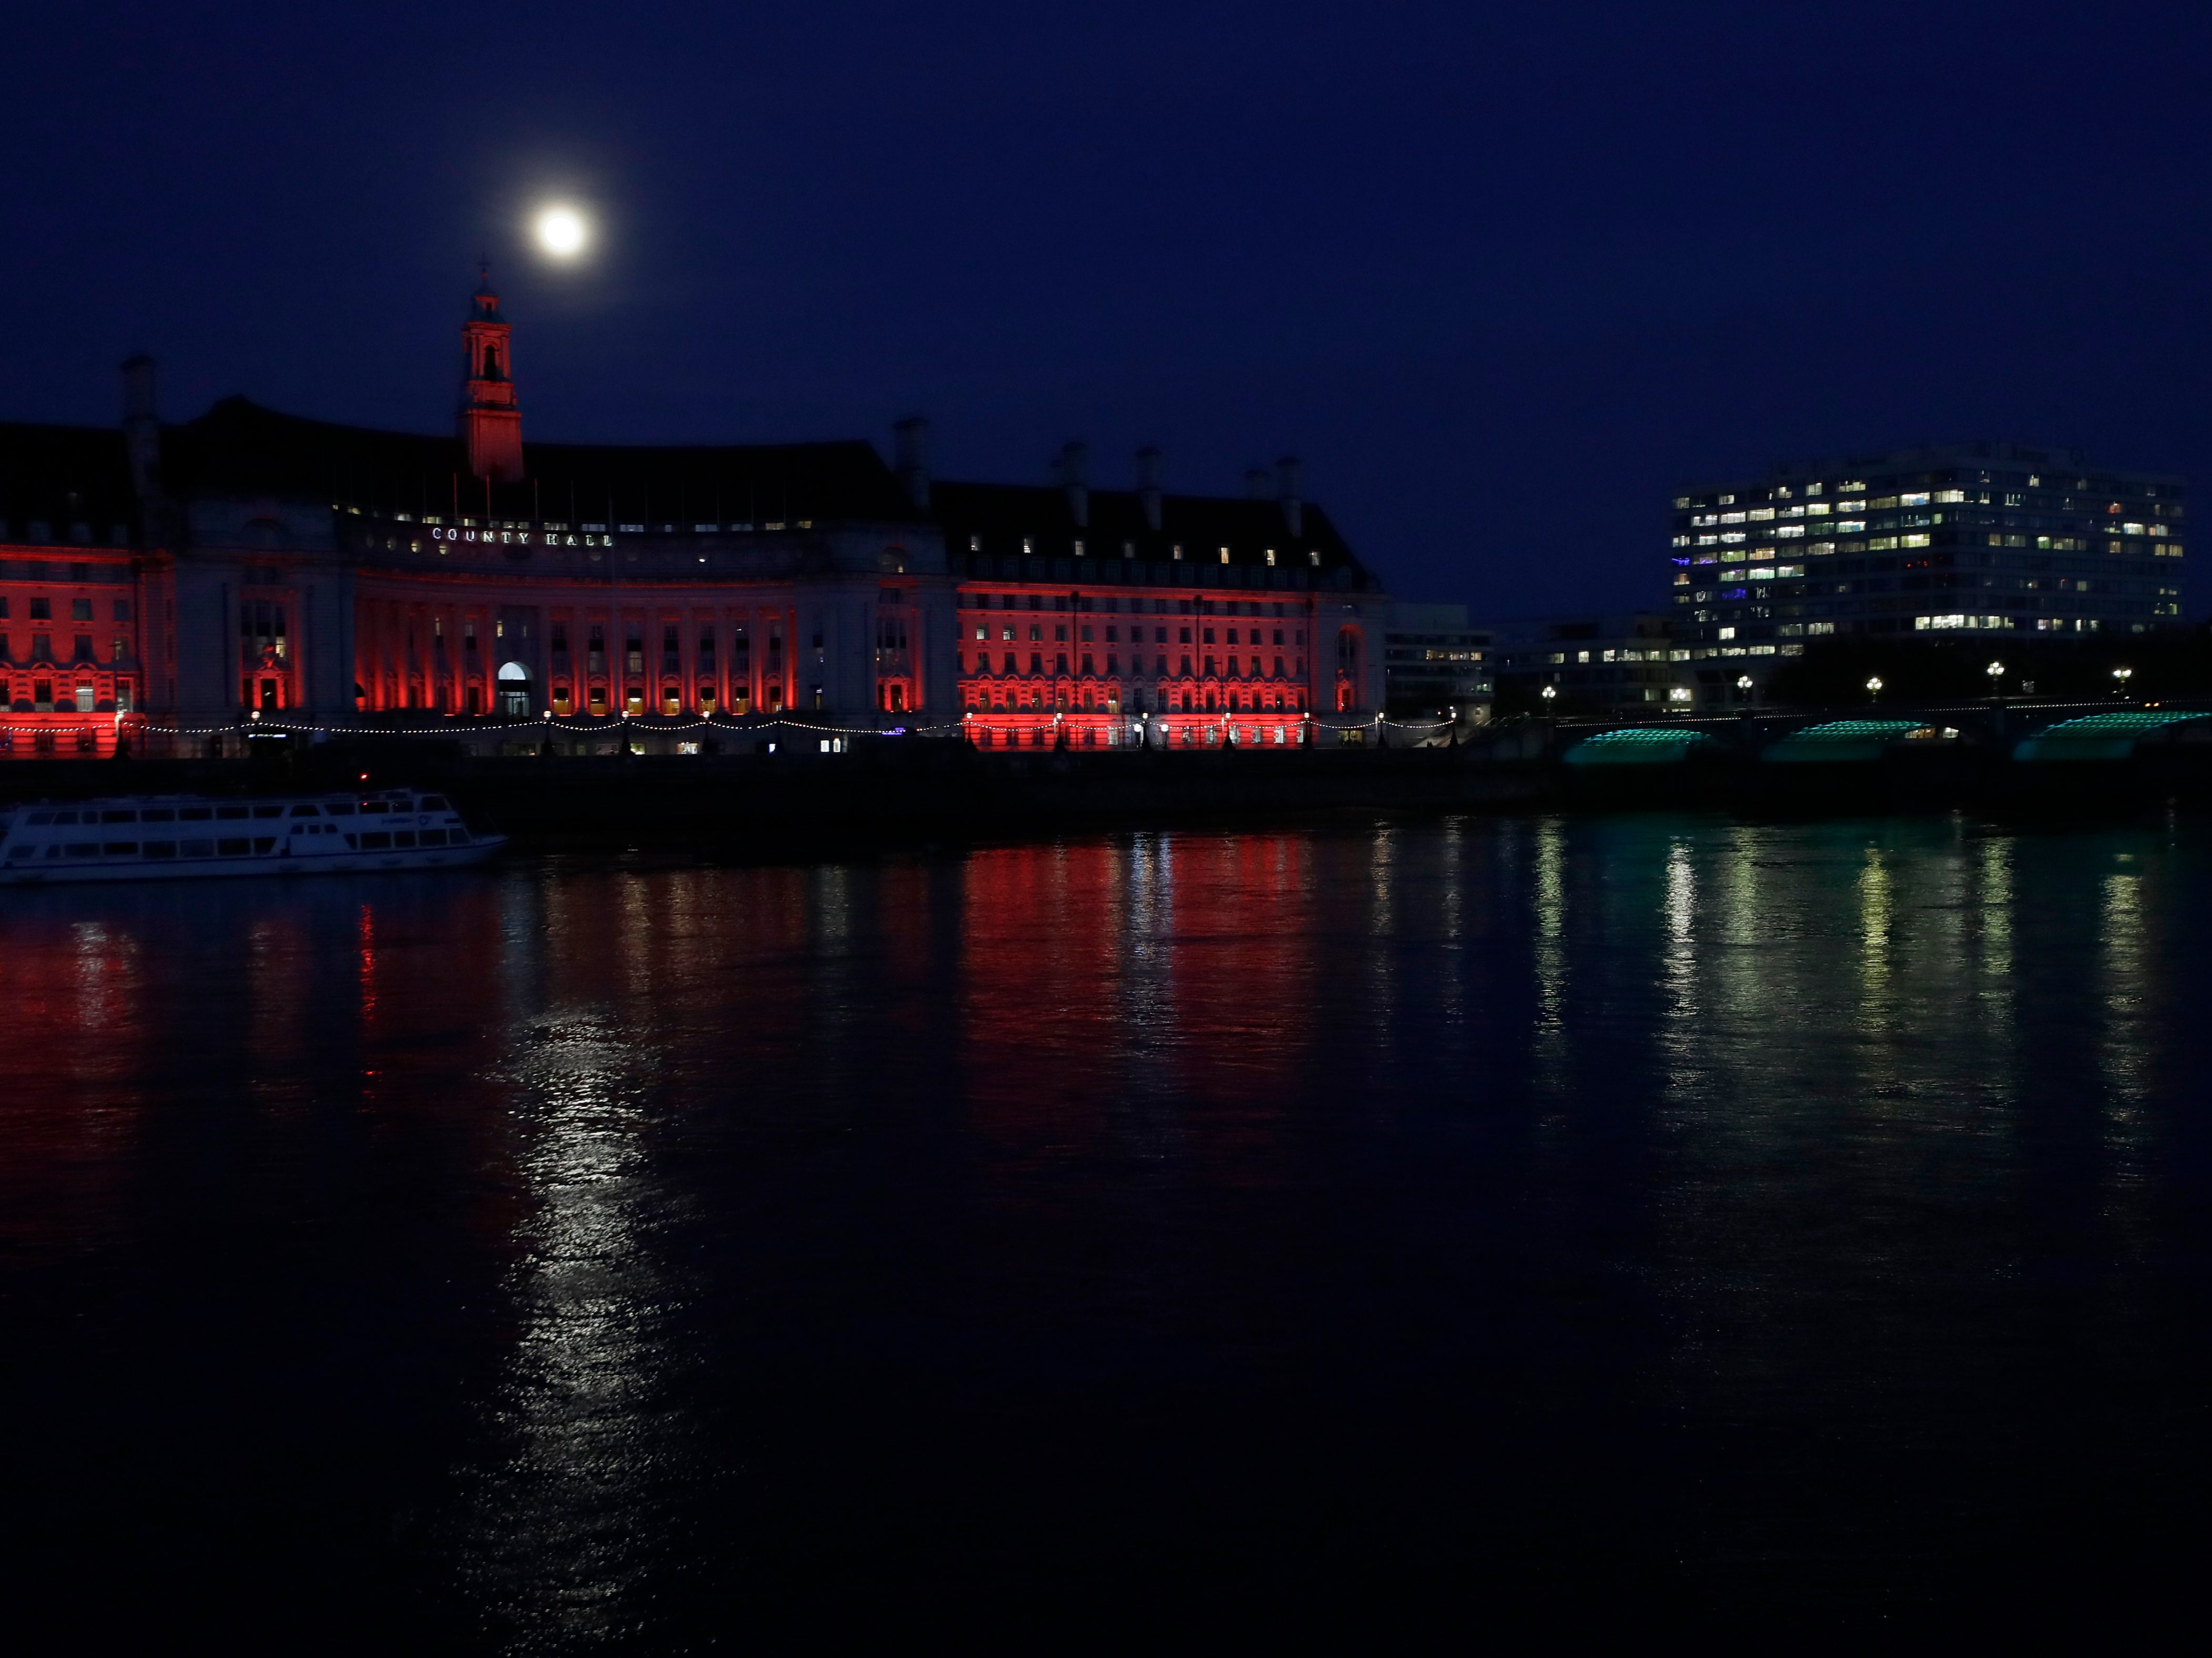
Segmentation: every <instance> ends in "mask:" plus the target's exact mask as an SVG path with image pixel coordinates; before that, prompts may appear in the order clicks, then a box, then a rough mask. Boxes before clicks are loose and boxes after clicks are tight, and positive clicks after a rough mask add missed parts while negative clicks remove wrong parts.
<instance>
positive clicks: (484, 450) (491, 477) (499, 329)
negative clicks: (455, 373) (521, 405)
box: [460, 270, 522, 483]
mask: <svg viewBox="0 0 2212 1658" xmlns="http://www.w3.org/2000/svg"><path fill="white" fill-rule="evenodd" d="M509 332H510V327H509V325H508V323H507V319H505V318H503V317H501V315H500V314H499V295H496V294H495V293H493V292H492V287H491V272H490V271H489V270H485V272H484V273H483V282H480V283H478V284H477V291H476V295H475V297H474V298H473V299H472V300H471V303H470V309H469V319H468V320H467V321H466V322H465V323H463V324H462V325H461V343H462V346H463V349H464V354H465V368H464V373H465V376H466V379H467V386H466V389H465V391H464V392H463V393H462V396H461V422H460V424H461V440H462V441H463V442H464V443H465V444H466V445H467V446H468V451H469V471H471V472H473V473H474V474H475V475H476V476H477V477H480V478H483V480H485V481H486V482H487V483H520V482H521V481H522V411H521V410H520V409H518V408H516V407H515V404H514V365H513V359H512V358H511V357H510V356H509V355H508V339H507V337H508V334H509Z"/></svg>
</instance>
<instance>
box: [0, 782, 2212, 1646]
mask: <svg viewBox="0 0 2212 1658" xmlns="http://www.w3.org/2000/svg"><path fill="white" fill-rule="evenodd" d="M2208 933H2212V831H2208V830H2207V829H2205V828H2203V827H2202V826H2194V825H2185V824H2180V823H2172V822H2163V821H2156V822H2150V823H2144V824H2140V825H2136V826H2133V827H2125V828H2097V829H2081V828H2075V829H2052V830H2041V831H2033V832H2029V831H2014V830H2008V829H1998V828H1994V827H1990V826H1985V825H1980V824H1977V823H1973V822H1972V821H1969V820H1966V819H1960V818H1943V817H1928V818H1921V819H1892V820H1881V821H1861V822H1827V823H1794V824H1753V823H1738V822H1731V821H1729V820H1727V819H1725V818H1721V817H1692V816H1680V817H1675V816H1667V815H1661V814H1648V815H1624V816H1618V817H1522V818H1511V817H1464V818H1445V819H1440V820H1439V819H1429V820H1421V821H1406V822H1399V823H1391V822H1383V823H1364V822H1363V823H1356V824H1346V825H1340V826H1335V827H1330V828H1325V829H1297V830H1285V831H1282V832H1247V831H1238V832H1197V831H1190V832H1175V833H1161V834H1147V835H1121V836H1105V837H1099V838H1095V839H1079V840H1070V841H1061V842H1058V843H1052V844H1036V845H1025V846H1010V847H984V848H977V849H969V850H963V851H948V852H945V853H935V854H930V855H915V856H910V857H891V858H885V859H881V860H878V861H866V862H847V863H838V864H834V865H813V866H798V865H769V866H738V865H714V864H712V863H708V862H702V861H687V860H683V859H671V858H666V857H659V856H652V857H647V856H643V855H628V856H617V855H607V856H601V857H547V858H535V859H533V858H527V857H518V858H515V859H512V860H511V861H510V862H508V863H507V865H504V866H502V867H499V868H495V869H493V870H490V871H488V872H483V873H481V874H456V875H441V876H423V877H391V878H362V879H358V880H356V879H353V878H329V879H325V880H321V881H315V882H307V883H300V884H289V885H284V884H275V883H267V882H244V881H240V882H231V883H208V884H200V885H197V886H181V885H180V886H168V887H163V886H158V885H147V886H143V887H138V888H117V889H110V890H104V891H94V890H74V891H72V890H54V891H16V892H10V893H9V894H8V895H7V896H6V898H5V901H4V903H0V981H4V983H5V987H6V994H7V1005H8V1007H9V1023H8V1027H7V1029H8V1036H7V1041H6V1042H5V1044H4V1048H0V1337H4V1341H5V1350H6V1352H7V1355H8V1357H7V1363H6V1364H5V1366H4V1379H0V1402H3V1403H4V1406H5V1412H6V1422H7V1424H8V1425H7V1429H6V1453H7V1466H8V1476H7V1485H8V1487H9V1493H10V1501H9V1504H8V1505H7V1519H6V1521H5V1525H6V1533H7V1535H6V1538H5V1550H6V1553H7V1556H8V1558H9V1563H10V1566H9V1570H10V1575H11V1576H13V1577H15V1580H16V1582H18V1584H19V1585H20V1587H19V1588H17V1589H16V1590H15V1595H14V1598H15V1601H16V1604H17V1605H18V1606H20V1607H21V1608H22V1609H23V1612H24V1614H25V1615H26V1616H28V1615H32V1614H33V1613H35V1614H36V1615H38V1616H40V1617H42V1618H47V1619H62V1620H64V1621H65V1623H66V1625H69V1626H72V1627H75V1628H76V1629H77V1630H79V1631H81V1632H82V1634H83V1635H84V1636H85V1637H87V1638H88V1639H91V1638H100V1637H111V1636H113V1637H127V1638H131V1639H134V1640H136V1639H142V1638H143V1637H145V1636H146V1635H147V1634H148V1633H149V1632H150V1631H163V1630H167V1631H172V1632H173V1631H176V1630H178V1629H180V1628H186V1627H191V1628H204V1629H208V1630H210V1631H214V1630H217V1629H222V1630H228V1631H232V1632H233V1633H234V1638H235V1639H236V1640H240V1641H245V1640H249V1639H250V1640H254V1641H272V1642H276V1643H283V1644H286V1645H288V1646H289V1647H291V1648H292V1649H295V1650H315V1649H322V1650H330V1649H337V1648H346V1647H354V1646H358V1647H360V1648H362V1649H387V1650H388V1649H389V1648H390V1645H391V1644H392V1643H394V1642H397V1641H401V1640H410V1639H411V1640H416V1641H418V1642H422V1643H430V1644H432V1645H434V1646H437V1647H441V1648H445V1649H468V1648H476V1649H484V1650H495V1649H511V1650H518V1651H530V1652H568V1651H579V1652H580V1651H589V1650H598V1649H611V1648H623V1649H637V1650H696V1649H708V1648H710V1647H722V1648H729V1647H735V1646H738V1645H741V1644H750V1643H755V1642H769V1643H784V1642H787V1641H789V1640H790V1639H792V1638H793V1631H804V1632H805V1633H806V1634H808V1635H810V1636H811V1637H813V1638H816V1639H821V1640H826V1639H828V1638H829V1637H832V1636H833V1635H835V1634H836V1633H839V1632H841V1631H848V1630H858V1629H860V1628H863V1627H866V1628H871V1629H874V1630H876V1631H882V1630H884V1629H886V1628H888V1629H891V1630H899V1629H904V1630H907V1631H912V1632H916V1633H918V1632H921V1631H925V1630H927V1631H943V1632H947V1633H950V1632H954V1631H963V1630H967V1631H977V1632H981V1631H987V1630H988V1631H997V1632H1000V1633H1002V1634H1003V1633H1006V1632H1007V1631H1012V1637H1013V1638H1015V1639H1017V1640H1020V1641H1022V1643H1024V1644H1026V1645H1029V1646H1031V1647H1038V1646H1050V1645H1060V1644H1066V1643H1068V1642H1069V1639H1070V1637H1071V1635H1072V1634H1083V1633H1089V1634H1097V1633H1098V1632H1100V1631H1105V1630H1108V1629H1122V1630H1126V1631H1129V1632H1131V1633H1133V1634H1139V1635H1141V1634H1145V1633H1148V1632H1149V1633H1151V1634H1152V1635H1153V1636H1155V1637H1158V1636H1161V1635H1164V1634H1166V1633H1170V1632H1172V1633H1176V1634H1181V1635H1188V1634H1190V1633H1192V1632H1195V1631H1207V1632H1210V1633H1212V1634H1215V1635H1218V1636H1221V1637H1224V1638H1233V1636H1234V1633H1235V1632H1237V1631H1243V1632H1247V1633H1250V1632H1256V1631H1260V1630H1261V1629H1263V1628H1268V1629H1280V1628H1291V1629H1297V1628H1303V1629H1305V1630H1308V1631H1318V1630H1322V1629H1327V1628H1330V1627H1332V1626H1335V1625H1340V1624H1341V1625H1343V1626H1345V1627H1348V1628H1356V1629H1359V1630H1364V1631H1369V1632H1379V1631H1384V1630H1387V1629H1389V1628H1392V1627H1393V1626H1395V1625H1407V1626H1414V1625H1418V1626H1419V1627H1421V1628H1423V1629H1425V1630H1427V1631H1431V1632H1443V1633H1446V1634H1449V1635H1453V1636H1464V1637H1470V1638H1472V1637H1480V1635H1482V1634H1484V1633H1485V1632H1486V1631H1487V1632H1492V1633H1495V1632H1498V1631H1500V1630H1502V1629H1504V1627H1506V1626H1507V1623H1508V1620H1518V1619H1526V1618H1537V1619H1546V1620H1547V1621H1548V1622H1550V1623H1551V1624H1553V1625H1556V1626H1559V1627H1565V1626H1569V1625H1576V1624H1580V1623H1586V1622H1587V1623H1596V1622H1615V1623H1619V1624H1622V1625H1630V1626H1634V1625H1644V1626H1645V1627H1646V1628H1656V1627H1663V1626H1666V1625H1683V1624H1688V1623H1697V1624H1705V1625H1728V1624H1730V1623H1741V1624H1744V1625H1756V1624H1761V1623H1780V1624H1783V1625H1788V1626H1790V1627H1794V1628H1797V1629H1801V1630H1802V1629H1820V1628H1834V1629H1840V1630H1846V1631H1852V1630H1869V1631H1871V1630H1878V1629H1881V1628H1889V1629H1901V1628H1904V1627H1906V1626H1908V1625H1911V1624H1913V1623H1914V1622H1916V1621H1921V1620H1925V1621H1939V1620H1947V1619H1972V1620H1975V1621H1976V1622H1978V1623H1980V1624H1981V1625H1984V1627H1990V1626H1993V1625H1994V1624H1996V1623H2004V1622H2016V1623H2019V1624H2021V1625H2027V1626H2031V1627H2033V1626H2041V1627H2045V1628H2049V1627H2053V1626H2055V1625H2057V1623H2059V1622H2061V1621H2063V1620H2065V1619H2086V1620H2088V1621H2090V1622H2092V1623H2094V1624H2095V1625H2098V1626H2100V1627H2102V1628H2104V1629H2106V1631H2115V1630H2118V1629H2119V1628H2121V1627H2123V1626H2124V1623H2125V1622H2126V1621H2128V1620H2130V1619H2134V1618H2137V1617H2144V1616H2148V1615H2150V1614H2151V1613H2152V1612H2153V1611H2154V1609H2163V1608H2166V1607H2169V1606H2172V1605H2176V1604H2179V1601H2180V1595H2181V1590H2182V1588H2185V1586H2186V1585H2187V1584H2189V1583H2190V1582H2193V1581H2194V1579H2195V1577H2196V1576H2197V1574H2198V1573H2199V1572H2200V1571H2201V1567H2202V1548H2203V1544H2204V1542H2205V1541H2206V1535H2205V1532H2206V1527H2205V1524H2204V1521H2203V1497H2202V1491H2203V1489H2204V1487H2205V1483H2206V1476H2207V1475H2208V1473H2212V1424H2208V1406H2207V1404H2206V1400H2207V1398H2208V1393H2207V1383H2208V1382H2212V1321H2208V1316H2207V1315H2208V1312H2212V1294H2208V1291H2212V1206H2208V1198H2212V1036H2209V1035H2208V1026H2207V1020H2206V1017H2205V1016H2206V1010H2207V999H2208V988H2209V987H2212V971H2208V969H2207V966H2206V939H2207V937H2208Z"/></svg>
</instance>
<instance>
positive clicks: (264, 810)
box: [253, 805, 284, 817]
mask: <svg viewBox="0 0 2212 1658" xmlns="http://www.w3.org/2000/svg"><path fill="white" fill-rule="evenodd" d="M253 815H254V816H255V817H283V815H284V808H283V807H282V806H281V805H279V806H256V807H254V809H253Z"/></svg>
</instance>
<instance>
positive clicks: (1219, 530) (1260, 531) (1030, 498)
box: [929, 483, 1368, 585]
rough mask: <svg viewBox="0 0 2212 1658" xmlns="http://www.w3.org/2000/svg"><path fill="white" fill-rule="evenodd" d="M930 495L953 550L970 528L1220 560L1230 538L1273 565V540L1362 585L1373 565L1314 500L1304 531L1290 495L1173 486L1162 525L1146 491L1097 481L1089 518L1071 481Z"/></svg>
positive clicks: (958, 488) (1257, 560) (988, 547)
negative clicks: (1078, 506)
mask: <svg viewBox="0 0 2212 1658" xmlns="http://www.w3.org/2000/svg"><path fill="white" fill-rule="evenodd" d="M929 504H930V512H931V515H932V516H933V517H934V518H935V519H937V521H938V523H939V525H941V526H942V527H943V529H944V531H945V548H946V550H948V551H950V552H952V553H956V554H957V553H963V552H966V551H968V550H969V539H970V537H978V536H980V537H982V542H983V544H982V546H981V548H980V549H978V550H979V551H981V552H982V553H984V554H986V555H992V554H998V555H1007V554H1015V555H1018V553H1019V552H1020V550H1021V544H1022V541H1023V538H1024V537H1028V538H1029V539H1030V541H1031V543H1032V544H1033V545H1034V548H1035V550H1036V552H1038V553H1041V554H1049V555H1053V556H1066V555H1067V554H1068V553H1070V552H1071V551H1072V550H1073V543H1074V542H1075V541H1076V540H1077V539H1078V538H1081V539H1082V540H1083V542H1084V544H1085V551H1086V553H1087V554H1088V555H1090V556H1094V557H1104V558H1112V557H1115V556H1119V555H1120V553H1121V549H1122V546H1123V544H1125V543H1134V544H1135V546H1136V556H1138V557H1139V558H1141V559H1166V558H1170V557H1171V556H1172V552H1173V549H1174V548H1175V547H1176V546H1177V545H1180V546H1181V547H1182V550H1183V558H1184V559H1185V561H1187V562H1196V563H1203V564H1210V565H1217V566H1218V563H1219V561H1220V556H1221V549H1222V548H1224V547H1226V548H1228V549H1229V562H1230V563H1231V564H1232V565H1265V563H1266V562H1267V551H1268V550H1269V549H1271V548H1272V549H1273V550H1274V551H1275V554H1276V556H1277V559H1278V561H1279V568H1289V567H1291V566H1297V567H1300V568H1321V569H1323V570H1330V571H1334V570H1338V569H1346V568H1348V569H1350V570H1351V571H1352V573H1353V574H1354V575H1355V577H1357V578H1358V579H1359V580H1360V583H1361V585H1364V583H1365V580H1366V579H1367V575H1368V572H1367V570H1366V568H1365V567H1364V566H1363V565H1362V564H1361V563H1360V562H1359V560H1358V557H1357V556H1355V555H1354V554H1353V552H1352V549H1351V547H1350V546H1349V545H1347V544H1346V542H1345V539H1344V537H1343V536H1342V535H1340V534H1339V533H1338V531H1337V528H1336V525H1334V524H1333V523H1332V522H1330V520H1329V516H1328V513H1325V512H1323V511H1322V509H1321V508H1320V507H1316V506H1315V505H1314V504H1313V503H1312V502H1311V501H1307V502H1305V503H1304V505H1303V506H1302V507H1301V509H1300V512H1299V523H1298V528H1297V532H1296V533H1293V532H1292V531H1291V524H1290V518H1289V515H1288V513H1287V511H1286V509H1285V506H1284V504H1283V503H1282V502H1280V501H1251V500H1243V499H1238V498H1237V497H1234V496H1227V495H1165V494H1163V495H1161V497H1160V527H1159V528H1158V530H1157V531H1155V530H1153V529H1152V527H1151V526H1150V525H1148V524H1147V523H1146V520H1145V506H1144V497H1143V496H1142V495H1139V494H1138V493H1137V492H1136V491H1135V490H1131V489H1093V490H1091V491H1090V492H1089V494H1088V497H1087V501H1086V507H1087V511H1086V514H1085V516H1086V518H1087V519H1088V522H1087V523H1085V524H1084V525H1077V523H1076V521H1075V513H1074V507H1073V502H1072V501H1070V500H1069V495H1068V491H1067V490H1066V489H1064V488H1058V487H1052V486H1035V485H1024V484H1012V483H933V484H932V485H931V486H930V503H929ZM1314 552H1318V553H1319V554H1320V555H1321V562H1320V563H1319V565H1318V566H1317V567H1316V566H1315V565H1314V564H1313V563H1312V562H1311V561H1310V558H1309V555H1310V554H1311V553H1314Z"/></svg>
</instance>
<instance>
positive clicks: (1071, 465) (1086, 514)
mask: <svg viewBox="0 0 2212 1658" xmlns="http://www.w3.org/2000/svg"><path fill="white" fill-rule="evenodd" d="M1058 466H1059V471H1060V485H1061V487H1062V488H1063V489H1066V491H1067V515H1068V516H1069V517H1070V518H1072V519H1074V520H1075V527H1076V528H1077V529H1079V530H1082V529H1087V528H1088V527H1089V526H1090V524H1091V483H1090V476H1089V475H1090V471H1091V448H1090V446H1089V445H1088V444H1085V443H1081V442H1079V441H1078V440H1076V439H1074V438H1070V439H1068V440H1067V441H1066V442H1065V443H1063V444H1061V445H1060V459H1059V462H1058Z"/></svg>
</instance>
